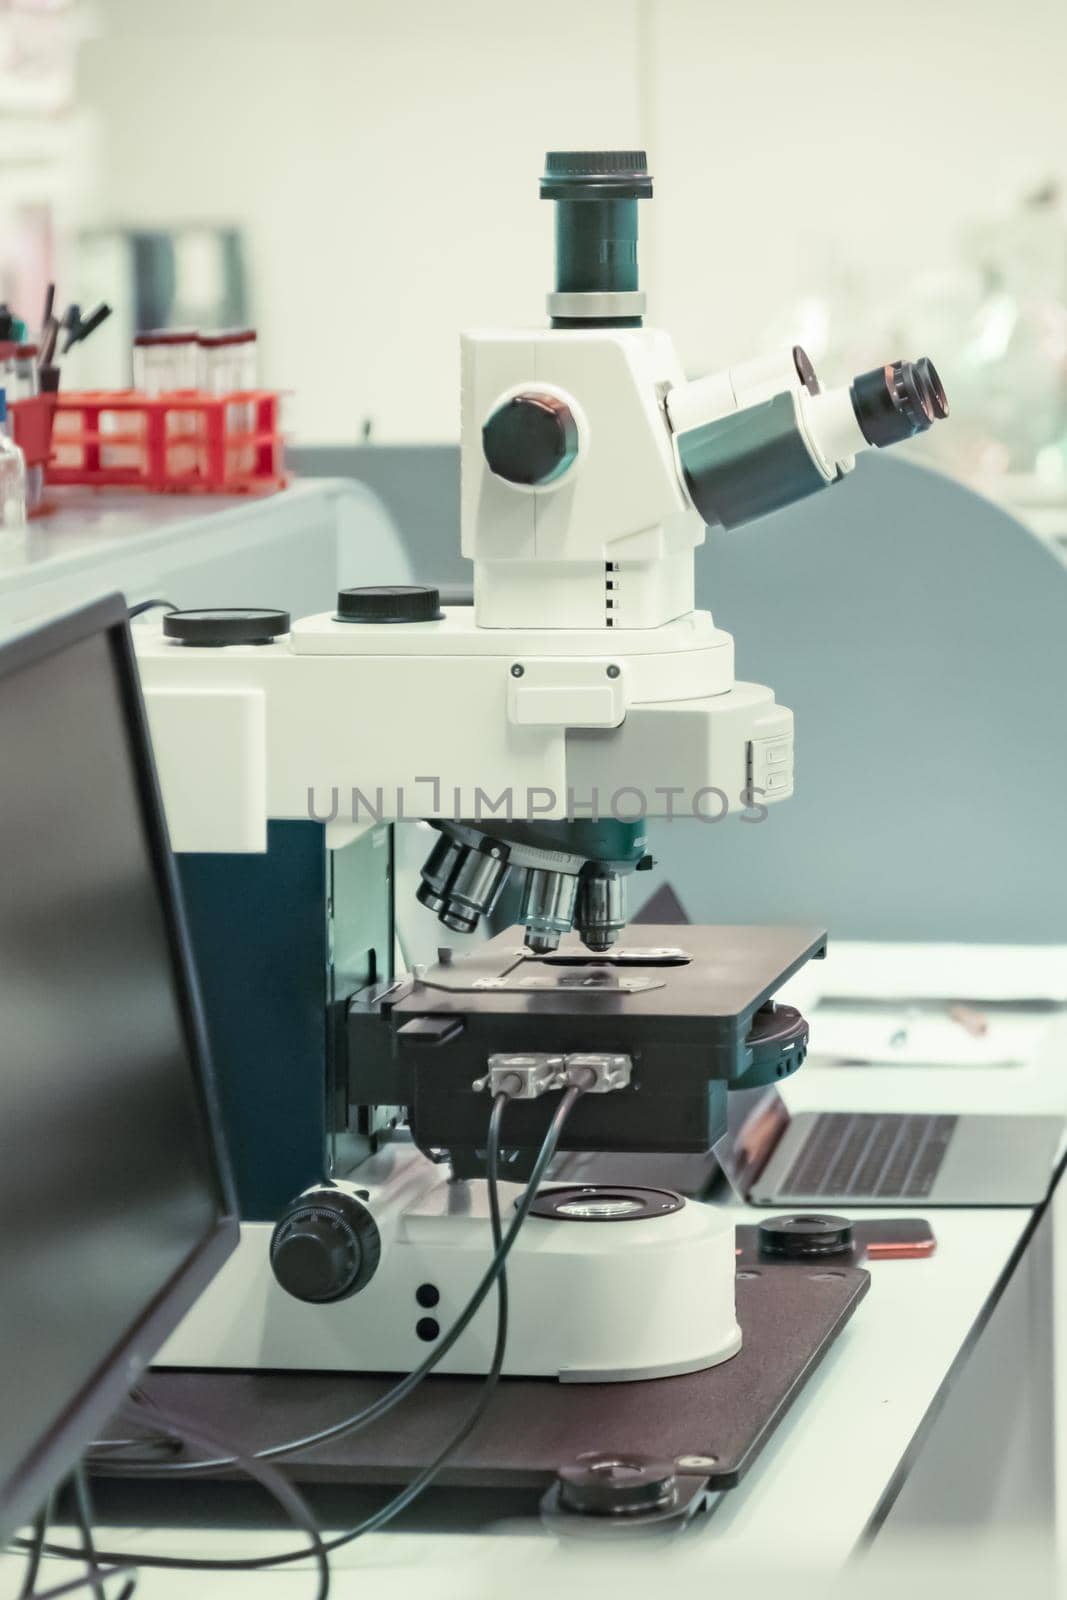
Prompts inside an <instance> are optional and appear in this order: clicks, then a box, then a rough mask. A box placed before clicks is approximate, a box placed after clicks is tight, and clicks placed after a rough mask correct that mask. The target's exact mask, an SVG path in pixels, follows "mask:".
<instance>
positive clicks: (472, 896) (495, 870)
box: [415, 833, 508, 933]
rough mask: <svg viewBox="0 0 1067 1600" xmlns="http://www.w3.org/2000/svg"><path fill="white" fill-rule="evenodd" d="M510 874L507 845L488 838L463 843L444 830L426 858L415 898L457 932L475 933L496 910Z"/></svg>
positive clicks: (446, 925)
mask: <svg viewBox="0 0 1067 1600" xmlns="http://www.w3.org/2000/svg"><path fill="white" fill-rule="evenodd" d="M507 875H508V849H507V846H506V845H502V844H498V843H497V842H496V841H495V840H488V839H483V840H482V841H481V844H480V845H471V844H463V843H462V842H461V841H460V840H458V839H454V838H452V836H451V835H450V834H447V833H442V834H441V836H440V838H439V839H438V840H437V843H436V844H435V845H434V847H433V849H432V850H431V851H430V854H429V856H428V857H427V858H426V864H425V865H424V867H423V869H422V881H421V882H420V884H419V887H418V889H416V891H415V898H416V899H417V900H418V902H419V904H420V905H424V906H427V907H428V908H429V910H431V911H434V912H436V913H437V917H438V920H439V921H440V922H443V923H444V925H445V927H446V928H451V929H452V931H453V932H454V933H473V932H474V930H475V928H476V927H477V926H478V923H479V922H480V920H481V918H482V917H483V916H485V915H486V914H487V913H488V912H490V911H492V909H493V907H494V905H495V904H496V902H497V898H498V896H499V894H500V891H501V889H502V888H503V887H504V880H505V878H506V877H507Z"/></svg>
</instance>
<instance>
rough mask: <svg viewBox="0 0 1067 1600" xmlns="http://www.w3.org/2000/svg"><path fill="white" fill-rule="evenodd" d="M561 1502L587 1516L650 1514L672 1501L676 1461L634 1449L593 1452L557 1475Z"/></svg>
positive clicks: (580, 1457)
mask: <svg viewBox="0 0 1067 1600" xmlns="http://www.w3.org/2000/svg"><path fill="white" fill-rule="evenodd" d="M557 1482H558V1484H559V1503H560V1505H561V1506H562V1507H564V1508H565V1509H566V1510H567V1511H577V1512H579V1513H580V1514H581V1515H582V1516H586V1517H626V1516H639V1515H641V1514H642V1513H644V1514H645V1515H647V1514H648V1513H649V1512H651V1511H656V1510H661V1509H663V1508H664V1507H666V1506H669V1505H670V1504H671V1501H672V1500H673V1498H674V1495H675V1491H676V1489H677V1479H676V1478H675V1473H674V1463H673V1462H672V1461H661V1460H659V1459H658V1458H657V1457H655V1456H646V1455H638V1454H636V1453H633V1454H631V1453H630V1452H626V1453H622V1454H619V1455H602V1454H600V1453H598V1452H594V1451H590V1452H589V1453H588V1454H587V1455H582V1456H578V1458H577V1460H575V1461H573V1462H569V1463H568V1464H567V1465H566V1466H562V1467H560V1469H559V1472H558V1474H557Z"/></svg>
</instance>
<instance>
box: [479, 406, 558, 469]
mask: <svg viewBox="0 0 1067 1600" xmlns="http://www.w3.org/2000/svg"><path fill="white" fill-rule="evenodd" d="M482 448H483V450H484V452H485V459H486V461H487V462H488V464H489V470H490V472H492V473H494V474H495V475H496V476H497V477H498V478H504V479H505V480H506V481H507V482H508V483H519V484H524V485H526V486H527V487H528V488H544V487H546V486H547V485H548V484H550V483H555V482H557V481H558V480H559V479H560V478H561V477H562V476H563V474H564V473H565V472H567V471H568V469H569V468H570V467H572V466H573V465H574V462H575V461H576V460H577V458H578V424H577V422H576V421H575V418H574V413H573V411H572V410H571V408H570V406H568V405H567V403H566V401H565V400H561V399H560V398H559V396H558V395H554V394H538V393H536V392H534V391H530V392H529V393H528V394H517V395H513V396H512V398H511V399H510V400H505V401H504V402H503V403H502V404H501V405H499V406H497V408H496V410H495V411H494V412H493V414H492V416H491V417H490V418H489V420H488V422H486V424H485V426H484V427H483V428H482Z"/></svg>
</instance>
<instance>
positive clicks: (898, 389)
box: [851, 356, 948, 450]
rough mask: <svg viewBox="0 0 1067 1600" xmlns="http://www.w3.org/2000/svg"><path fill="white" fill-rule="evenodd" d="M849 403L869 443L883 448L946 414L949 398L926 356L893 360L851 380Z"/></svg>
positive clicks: (913, 434) (942, 417)
mask: <svg viewBox="0 0 1067 1600" xmlns="http://www.w3.org/2000/svg"><path fill="white" fill-rule="evenodd" d="M851 396H852V407H853V410H854V411H855V413H856V421H857V422H858V423H859V425H860V430H861V432H862V433H863V437H864V438H865V439H866V441H867V443H868V444H871V445H875V446H876V447H877V448H878V449H879V450H884V449H885V447H886V445H890V444H900V443H901V441H902V440H904V439H911V438H914V436H915V435H916V434H917V433H925V432H926V430H927V428H931V427H933V425H934V423H935V422H938V421H941V420H943V419H944V418H945V417H947V416H948V398H947V396H946V394H945V389H944V385H943V384H942V382H941V379H940V377H939V376H938V371H937V368H936V367H935V366H934V364H933V362H932V361H931V360H930V358H929V356H923V357H922V359H921V360H919V361H893V362H890V363H888V364H887V365H886V366H884V367H875V368H873V370H872V371H870V372H864V373H861V374H860V376H859V377H858V378H856V379H854V380H853V383H852V389H851Z"/></svg>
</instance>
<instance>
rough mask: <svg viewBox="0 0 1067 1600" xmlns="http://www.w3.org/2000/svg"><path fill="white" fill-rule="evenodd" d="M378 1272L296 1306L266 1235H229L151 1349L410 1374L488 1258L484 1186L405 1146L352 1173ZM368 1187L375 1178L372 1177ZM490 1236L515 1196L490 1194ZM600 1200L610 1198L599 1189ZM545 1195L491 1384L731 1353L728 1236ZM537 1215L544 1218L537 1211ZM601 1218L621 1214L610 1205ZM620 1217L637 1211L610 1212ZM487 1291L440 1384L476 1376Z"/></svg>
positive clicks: (663, 1368) (666, 1369)
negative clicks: (344, 1292)
mask: <svg viewBox="0 0 1067 1600" xmlns="http://www.w3.org/2000/svg"><path fill="white" fill-rule="evenodd" d="M364 1174H366V1186H365V1187H361V1188H360V1189H359V1190H358V1191H357V1192H358V1193H359V1194H360V1195H361V1196H365V1200H364V1204H365V1205H366V1207H367V1208H368V1209H369V1210H370V1212H371V1214H372V1215H373V1216H374V1218H375V1221H376V1223H377V1226H378V1229H379V1234H380V1238H381V1260H380V1263H379V1265H378V1268H377V1271H376V1272H375V1273H374V1276H373V1277H372V1278H371V1280H370V1282H369V1283H368V1284H367V1285H366V1287H365V1288H363V1289H362V1290H360V1292H359V1293H357V1294H354V1295H351V1296H350V1297H349V1298H347V1299H342V1300H337V1301H334V1302H332V1303H328V1304H321V1303H320V1304H309V1303H308V1302H307V1301H304V1300H298V1299H295V1298H294V1297H293V1296H292V1295H291V1294H288V1293H286V1291H285V1290H284V1289H283V1288H281V1286H280V1285H279V1284H278V1283H277V1282H276V1280H275V1278H274V1275H273V1273H272V1271H271V1266H270V1259H269V1249H270V1239H271V1228H270V1226H269V1225H268V1224H266V1223H245V1224H243V1225H242V1229H241V1242H240V1245H239V1247H238V1249H237V1251H236V1253H235V1254H234V1255H233V1256H232V1257H231V1258H230V1260H229V1261H228V1262H227V1263H226V1264H225V1265H224V1267H223V1268H222V1270H221V1271H220V1272H219V1274H218V1276H217V1277H216V1278H215V1279H214V1281H213V1282H212V1283H211V1284H210V1285H209V1286H208V1288H207V1289H206V1290H205V1292H204V1294H203V1295H202V1296H201V1298H200V1299H199V1300H198V1302H197V1304H196V1305H195V1306H194V1307H193V1309H192V1311H191V1312H190V1313H189V1314H188V1316H187V1317H186V1318H185V1320H184V1321H183V1322H182V1324H181V1326H180V1327H179V1328H178V1330H177V1332H176V1333H175V1334H174V1335H173V1337H172V1338H171V1339H170V1340H169V1341H168V1342H167V1344H166V1345H165V1347H164V1349H163V1351H162V1353H161V1355H160V1357H159V1360H160V1363H161V1364H162V1365H166V1366H188V1367H201V1368H202V1367H238V1368H245V1369H250V1370H256V1369H258V1370H265V1369H266V1370H271V1371H319V1372H337V1373H344V1372H353V1371H358V1372H385V1373H390V1372H392V1373H395V1372H410V1371H412V1370H413V1369H414V1368H415V1367H417V1366H418V1365H419V1364H420V1363H421V1362H422V1361H423V1360H425V1358H426V1356H427V1355H429V1354H430V1352H431V1351H432V1349H433V1346H434V1344H435V1342H436V1341H437V1340H439V1339H441V1338H443V1336H444V1335H445V1334H446V1333H447V1331H448V1329H449V1327H450V1326H451V1324H452V1323H453V1322H454V1320H455V1319H456V1317H457V1316H458V1315H459V1314H460V1312H461V1311H462V1310H463V1308H464V1306H465V1305H466V1303H467V1301H468V1300H469V1298H470V1296H471V1294H472V1293H473V1292H474V1290H475V1289H476V1287H477V1285H478V1283H479V1282H480V1280H481V1278H482V1276H483V1274H484V1273H485V1270H486V1268H487V1267H488V1265H489V1262H490V1259H491V1255H492V1240H491V1234H490V1227H489V1218H488V1194H487V1189H486V1185H485V1183H484V1182H479V1181H472V1182H452V1181H449V1179H448V1177H447V1169H445V1168H443V1167H440V1166H434V1165H433V1164H432V1163H431V1162H429V1161H427V1160H426V1159H425V1157H423V1156H421V1155H420V1154H419V1153H418V1152H417V1151H416V1150H414V1149H412V1148H410V1147H405V1148H404V1149H402V1150H391V1151H388V1152H384V1153H383V1155H382V1156H381V1157H376V1158H373V1160H372V1162H368V1163H366V1164H365V1166H364V1167H361V1168H360V1169H359V1176H360V1178H363V1176H364ZM376 1180H377V1181H376ZM500 1191H501V1206H502V1212H503V1218H504V1226H505V1227H506V1226H507V1224H508V1221H509V1220H510V1217H511V1214H512V1208H513V1205H514V1202H515V1200H516V1199H517V1198H518V1197H519V1195H520V1194H521V1193H522V1189H521V1187H520V1186H519V1185H517V1184H511V1183H505V1184H501V1186H500ZM613 1192H614V1191H612V1193H613ZM553 1193H555V1194H556V1195H557V1197H558V1196H559V1193H560V1190H559V1189H558V1188H555V1186H548V1187H546V1189H545V1190H544V1191H543V1194H542V1196H541V1197H539V1199H538V1201H537V1205H536V1207H535V1210H534V1212H533V1213H532V1214H531V1215H530V1216H529V1217H528V1218H527V1219H526V1221H525V1223H524V1224H523V1226H522V1228H521V1230H520V1232H519V1234H518V1237H517V1239H516V1242H515V1245H514V1248H513V1250H512V1252H511V1255H510V1256H509V1258H508V1266H507V1281H508V1296H509V1332H508V1341H507V1352H506V1357H505V1363H504V1369H503V1370H504V1373H505V1375H506V1376H509V1377H531V1378H533V1377H536V1378H559V1379H560V1380H561V1381H562V1382H564V1383H628V1382H631V1381H633V1380H637V1379H649V1378H664V1377H669V1376H674V1375H676V1374H678V1373H686V1372H695V1371H699V1370H700V1369H702V1368H705V1367H710V1366H714V1365H715V1364H717V1363H718V1362H720V1361H727V1360H729V1358H730V1357H731V1356H733V1355H735V1354H736V1353H737V1350H738V1349H739V1347H740V1344H741V1331H740V1329H739V1327H738V1325H737V1318H736V1315H735V1310H734V1266H735V1258H736V1254H735V1243H734V1228H733V1225H732V1223H731V1222H730V1220H729V1219H728V1218H727V1217H725V1216H724V1215H723V1214H722V1213H721V1212H719V1211H717V1210H716V1209H715V1208H713V1207H711V1206H705V1205H701V1204H699V1203H696V1202H693V1201H684V1200H681V1199H680V1198H679V1196H677V1195H675V1194H672V1193H671V1192H670V1191H669V1190H665V1189H664V1190H654V1189H640V1188H633V1189H627V1190H626V1191H625V1192H624V1194H625V1195H626V1196H640V1197H642V1199H641V1202H640V1207H641V1209H639V1210H638V1211H637V1212H636V1214H627V1213H626V1212H625V1211H623V1212H622V1214H618V1213H616V1214H614V1215H610V1216H607V1217H605V1216H604V1215H603V1214H599V1215H597V1214H595V1213H594V1215H592V1216H589V1215H585V1214H583V1213H584V1212H586V1211H587V1210H588V1207H589V1201H590V1199H592V1200H594V1201H595V1200H597V1199H598V1198H602V1197H603V1196H604V1194H605V1191H604V1189H603V1188H602V1187H601V1188H599V1189H592V1188H587V1187H586V1186H576V1187H575V1188H574V1189H573V1190H570V1189H569V1190H568V1193H567V1198H568V1200H569V1202H570V1204H569V1207H568V1211H567V1213H566V1214H563V1213H562V1212H561V1213H556V1214H552V1212H553V1202H552V1196H553ZM543 1203H544V1209H545V1210H546V1211H547V1212H548V1213H549V1214H546V1215H539V1214H538V1211H539V1210H541V1209H542V1205H543ZM614 1203H615V1204H616V1205H617V1206H618V1205H620V1204H623V1202H620V1201H618V1199H616V1201H615V1202H614ZM624 1203H625V1204H628V1205H634V1206H636V1205H637V1204H638V1202H637V1201H631V1200H626V1201H625V1202H624ZM496 1321H497V1304H496V1292H495V1290H491V1291H490V1293H489V1294H488V1296H487V1297H486V1299H485V1301H484V1302H483V1304H482V1306H481V1308H480V1310H479V1311H478V1313H477V1314H476V1316H475V1317H474V1319H473V1320H472V1322H471V1324H470V1326H469V1327H468V1328H467V1329H466V1331H465V1332H464V1334H463V1335H462V1337H461V1338H460V1339H459V1340H458V1341H457V1343H456V1344H455V1346H454V1347H453V1348H452V1349H451V1350H450V1351H449V1352H448V1353H447V1354H446V1355H445V1356H444V1357H443V1359H442V1361H441V1363H440V1366H439V1368H438V1371H439V1372H441V1373H443V1374H444V1373H459V1374H470V1375H471V1376H474V1377H478V1376H480V1375H481V1374H483V1373H485V1372H486V1371H487V1370H488V1368H489V1365H490V1362H491V1360H492V1353H493V1345H494V1342H495V1338H496Z"/></svg>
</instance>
